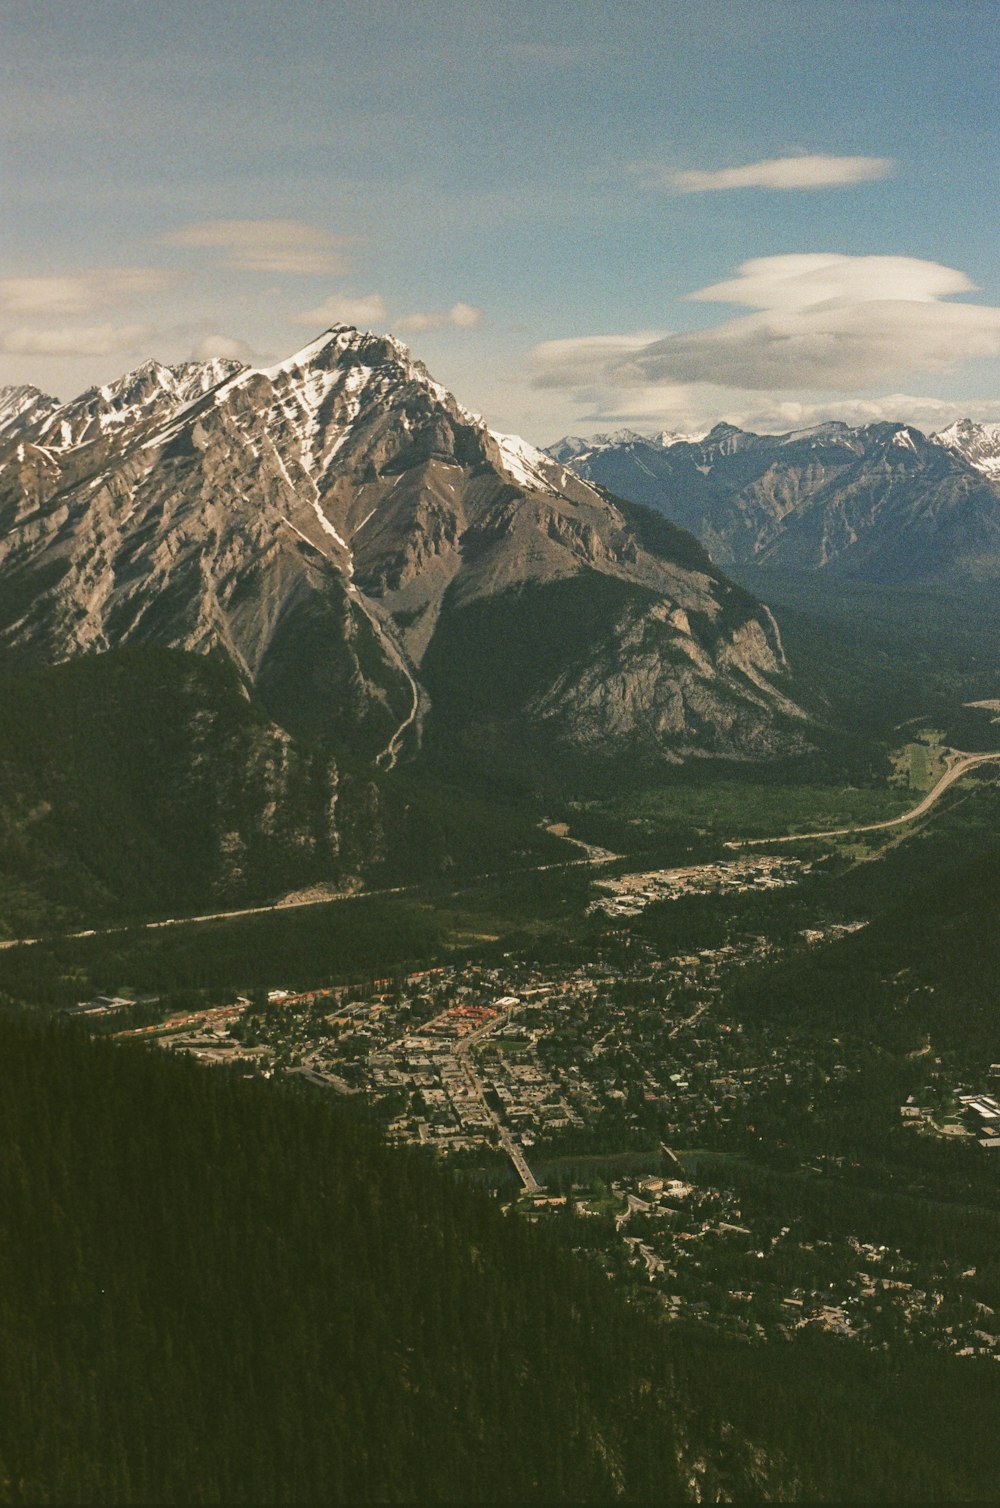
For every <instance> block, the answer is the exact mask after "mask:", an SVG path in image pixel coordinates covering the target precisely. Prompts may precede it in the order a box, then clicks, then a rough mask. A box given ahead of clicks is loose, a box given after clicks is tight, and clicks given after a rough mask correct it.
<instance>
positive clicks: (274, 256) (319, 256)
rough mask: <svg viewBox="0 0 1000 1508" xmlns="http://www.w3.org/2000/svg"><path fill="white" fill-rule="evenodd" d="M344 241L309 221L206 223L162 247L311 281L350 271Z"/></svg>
mask: <svg viewBox="0 0 1000 1508" xmlns="http://www.w3.org/2000/svg"><path fill="white" fill-rule="evenodd" d="M344 240H345V238H344V237H341V236H333V235H331V234H330V233H329V232H328V231H325V230H320V229H319V228H318V226H315V225H309V224H308V223H307V222H306V221H304V220H202V221H200V222H199V223H198V224H196V225H187V226H184V227H183V228H182V229H181V230H177V231H174V232H173V233H172V234H171V235H169V236H164V237H163V244H164V245H167V246H185V247H194V248H204V249H206V250H209V251H217V252H220V253H221V259H222V264H223V266H225V267H230V268H232V269H233V270H234V271H237V272H269V273H278V274H281V273H292V274H296V275H300V276H308V277H311V276H322V275H325V274H327V273H339V272H343V271H344V270H345V263H344V259H343V257H342V255H341V253H340V250H339V248H340V247H341V246H342V245H343V244H344Z"/></svg>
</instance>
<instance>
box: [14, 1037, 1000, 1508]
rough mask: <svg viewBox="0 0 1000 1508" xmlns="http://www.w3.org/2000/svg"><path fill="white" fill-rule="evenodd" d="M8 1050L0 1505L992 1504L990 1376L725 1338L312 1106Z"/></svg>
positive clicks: (935, 1361)
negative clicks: (630, 1293)
mask: <svg viewBox="0 0 1000 1508" xmlns="http://www.w3.org/2000/svg"><path fill="white" fill-rule="evenodd" d="M0 1049H2V1050H0V1076H2V1093H0V1366H2V1372H3V1375H2V1385H0V1463H2V1464H0V1501H7V1502H10V1503H91V1502H102V1503H152V1502H156V1503H160V1502H171V1503H185V1504H186V1503H213V1502H224V1503H228V1502H236V1501H246V1502H260V1503H286V1502H317V1501H341V1502H376V1501H382V1502H395V1501H409V1502H412V1501H420V1502H464V1501H512V1502H515V1501H516V1502H523V1501H538V1502H553V1501H555V1502H559V1501H563V1502H579V1501H607V1500H613V1499H619V1500H622V1501H656V1502H663V1501H672V1500H684V1499H690V1498H692V1497H695V1496H698V1497H700V1498H701V1499H702V1500H705V1498H708V1499H709V1500H713V1499H715V1498H716V1497H717V1496H718V1495H719V1494H722V1495H724V1496H725V1497H728V1498H735V1499H736V1500H737V1501H752V1500H782V1499H787V1498H789V1497H797V1498H800V1499H805V1500H807V1501H808V1500H832V1499H836V1498H844V1497H847V1498H853V1499H854V1500H858V1501H866V1500H872V1499H875V1500H879V1501H890V1500H891V1501H907V1502H909V1501H918V1500H923V1501H940V1500H942V1499H955V1498H958V1499H964V1500H970V1501H971V1500H979V1499H983V1498H989V1497H992V1496H995V1484H996V1469H997V1461H996V1459H995V1457H996V1449H995V1447H994V1446H993V1444H991V1436H990V1431H989V1429H988V1428H987V1421H988V1418H989V1417H990V1413H991V1411H992V1409H993V1405H994V1400H995V1396H996V1387H995V1384H994V1382H993V1379H992V1378H991V1377H989V1376H987V1375H986V1374H985V1370H984V1369H983V1368H981V1367H977V1366H975V1365H973V1366H965V1367H962V1366H961V1365H958V1366H954V1365H953V1366H949V1365H948V1364H947V1363H945V1362H942V1360H941V1359H939V1358H937V1357H933V1356H929V1357H919V1356H915V1357H909V1356H903V1357H899V1356H897V1357H894V1358H893V1359H891V1360H890V1359H889V1357H888V1356H885V1357H880V1356H877V1355H876V1356H871V1355H868V1356H859V1355H857V1354H853V1353H851V1352H849V1351H847V1350H844V1349H843V1348H839V1347H838V1346H837V1345H836V1344H830V1343H819V1342H817V1343H816V1344H815V1345H812V1346H806V1347H803V1348H800V1347H794V1348H793V1347H781V1348H778V1349H774V1348H765V1349H764V1350H763V1351H756V1350H755V1351H751V1350H750V1349H749V1348H746V1347H733V1346H726V1345H718V1344H708V1345H706V1344H705V1343H704V1342H703V1341H701V1339H700V1338H698V1337H695V1336H690V1335H685V1333H684V1332H683V1331H681V1330H680V1329H678V1328H676V1327H673V1328H669V1329H668V1328H667V1327H665V1326H664V1325H662V1324H661V1323H660V1322H659V1321H658V1320H657V1319H656V1318H655V1317H654V1316H651V1315H649V1314H647V1313H646V1312H645V1311H643V1310H642V1309H637V1308H635V1307H634V1306H631V1305H629V1304H627V1303H626V1302H625V1300H624V1299H623V1298H622V1296H621V1295H620V1294H619V1293H618V1292H617V1291H615V1290H613V1289H611V1288H609V1286H608V1285H607V1282H606V1280H604V1279H603V1278H602V1277H601V1276H599V1275H595V1274H593V1273H592V1272H589V1271H587V1270H586V1269H585V1268H584V1267H583V1266H582V1265H580V1264H579V1263H578V1262H577V1260H576V1259H575V1258H574V1257H573V1256H572V1255H571V1254H570V1253H568V1252H567V1251H565V1250H561V1249H560V1243H559V1238H558V1236H557V1235H556V1236H553V1235H548V1236H543V1235H542V1233H541V1232H539V1231H537V1230H535V1229H534V1228H532V1227H530V1226H526V1225H525V1224H523V1223H522V1222H520V1221H517V1220H515V1219H513V1218H510V1217H507V1218H505V1217H504V1216H503V1215H502V1214H501V1213H500V1211H499V1209H498V1207H497V1205H496V1203H495V1202H494V1201H492V1200H491V1199H490V1198H488V1197H487V1196H486V1195H485V1194H483V1193H480V1192H477V1191H474V1190H471V1189H469V1188H466V1187H463V1186H462V1185H461V1184H459V1183H457V1182H455V1181H454V1180H453V1179H452V1178H450V1177H449V1176H447V1175H446V1174H444V1173H443V1172H441V1171H440V1170H439V1169H438V1168H437V1167H435V1166H433V1165H431V1164H430V1163H429V1162H427V1161H425V1160H424V1158H423V1157H421V1156H419V1155H417V1154H414V1153H409V1154H407V1153H404V1152H401V1151H400V1150H398V1149H389V1148H387V1147H385V1146H384V1145H383V1143H382V1142H381V1141H380V1139H379V1137H378V1135H377V1133H376V1131H375V1130H374V1129H373V1128H372V1127H371V1126H370V1125H369V1124H368V1123H367V1122H366V1121H365V1120H364V1118H363V1117H359V1116H358V1115H357V1114H352V1113H349V1112H347V1111H345V1110H344V1108H343V1107H340V1106H336V1105H332V1104H330V1103H329V1102H327V1101H324V1100H321V1099H319V1098H314V1097H312V1096H311V1095H310V1094H309V1093H308V1092H306V1091H304V1090H303V1091H302V1092H299V1093H296V1092H293V1091H291V1090H289V1089H285V1088H279V1087H277V1086H274V1085H270V1084H264V1083H261V1082H251V1081H247V1080H244V1079H241V1078H237V1077H232V1076H230V1074H229V1073H228V1071H226V1070H222V1069H219V1070H207V1069H204V1068H202V1067H199V1066H197V1065H195V1064H193V1063H191V1062H189V1061H187V1060H183V1059H173V1058H166V1057H164V1056H162V1055H160V1054H159V1053H157V1052H156V1051H149V1050H144V1049H142V1048H136V1047H122V1046H118V1045H115V1044H112V1043H110V1042H108V1041H106V1040H98V1041H92V1040H88V1039H87V1038H86V1037H84V1036H83V1035H82V1034H80V1033H79V1032H78V1031H77V1030H76V1029H75V1028H73V1027H71V1026H69V1025H66V1024H62V1023H58V1022H56V1023H52V1022H49V1023H48V1024H41V1023H39V1022H38V1021H37V1020H28V1019H26V1018H23V1017H20V1018H19V1017H10V1016H8V1017H5V1018H3V1019H2V1020H0Z"/></svg>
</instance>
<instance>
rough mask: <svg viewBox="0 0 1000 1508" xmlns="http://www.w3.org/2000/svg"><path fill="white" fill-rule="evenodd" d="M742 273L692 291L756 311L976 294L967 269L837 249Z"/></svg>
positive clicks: (763, 262)
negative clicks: (832, 302)
mask: <svg viewBox="0 0 1000 1508" xmlns="http://www.w3.org/2000/svg"><path fill="white" fill-rule="evenodd" d="M736 272H737V276H736V277H734V278H730V280H729V281H728V282H725V283H713V284H712V286H711V287H710V288H700V289H699V290H698V291H697V292H696V293H689V294H688V295H687V297H688V299H691V300H694V301H697V302H701V303H713V304H746V305H747V307H748V308H751V309H808V308H809V307H810V306H812V305H815V304H822V303H825V302H827V301H828V300H833V299H838V300H841V301H848V302H853V303H862V302H868V301H870V300H873V299H900V300H911V301H915V302H918V303H928V302H930V301H931V300H932V299H936V298H941V297H942V296H943V295H945V294H948V293H974V292H975V284H974V283H970V281H969V279H968V278H967V277H966V276H965V273H964V272H958V271H957V270H956V269H955V268H954V267H942V266H941V264H940V263H939V262H924V261H921V260H920V259H919V258H918V257H848V256H843V255H840V254H839V253H835V252H815V253H809V254H804V255H803V254H798V255H796V254H792V255H786V256H778V257H755V258H754V259H753V260H752V261H749V262H744V263H743V264H742V265H741V266H740V267H738V268H737V269H736Z"/></svg>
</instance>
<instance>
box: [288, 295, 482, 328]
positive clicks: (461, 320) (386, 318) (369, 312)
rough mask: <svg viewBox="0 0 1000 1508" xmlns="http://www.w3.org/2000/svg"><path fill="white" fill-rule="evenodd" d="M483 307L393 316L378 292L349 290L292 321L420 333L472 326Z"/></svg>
mask: <svg viewBox="0 0 1000 1508" xmlns="http://www.w3.org/2000/svg"><path fill="white" fill-rule="evenodd" d="M483 318H484V313H483V310H482V309H480V308H479V307H478V306H477V305H476V304H465V303H462V302H459V303H456V304H452V306H451V308H450V309H431V310H426V311H423V312H422V311H420V310H417V311H415V312H414V313H412V314H401V315H398V316H393V315H392V314H390V311H389V307H388V305H387V304H386V301H385V299H384V298H383V297H382V295H381V294H380V293H366V294H362V295H361V296H360V297H359V296H357V295H355V294H351V293H332V294H331V295H330V297H329V298H327V299H324V300H323V302H322V303H321V304H319V305H317V307H316V308H315V309H305V310H303V311H302V313H301V314H295V315H293V316H292V320H293V323H294V324H297V325H309V326H310V327H312V328H314V329H318V328H320V327H322V326H324V325H356V326H357V327H358V328H359V329H381V330H387V329H390V328H391V329H392V330H396V331H399V333H400V334H403V335H407V334H423V333H424V332H425V331H427V330H446V329H455V330H475V329H477V328H478V326H479V325H481V324H482V322H483Z"/></svg>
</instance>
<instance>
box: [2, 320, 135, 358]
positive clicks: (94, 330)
mask: <svg viewBox="0 0 1000 1508" xmlns="http://www.w3.org/2000/svg"><path fill="white" fill-rule="evenodd" d="M151 335H152V330H151V328H150V326H149V325H87V326H84V325H76V326H66V327H64V328H57V329H48V330H33V329H29V328H27V327H22V328H20V329H14V330H5V331H2V332H0V351H3V352H5V353H6V354H7V355H9V356H113V355H116V354H119V353H123V352H136V351H140V350H142V349H143V348H144V346H145V345H146V343H147V341H148V340H149V339H150V337H151Z"/></svg>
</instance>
